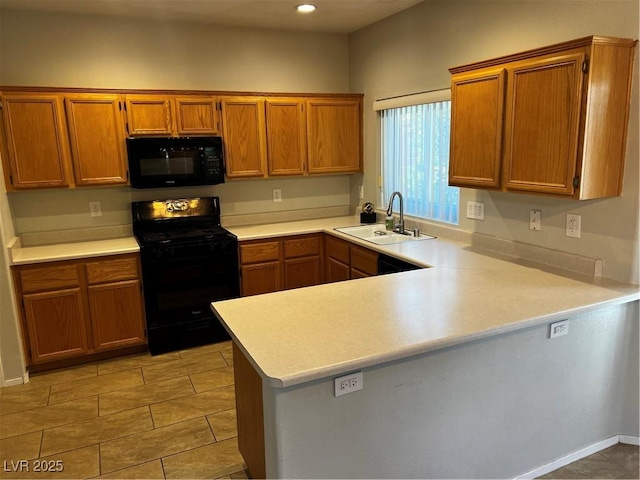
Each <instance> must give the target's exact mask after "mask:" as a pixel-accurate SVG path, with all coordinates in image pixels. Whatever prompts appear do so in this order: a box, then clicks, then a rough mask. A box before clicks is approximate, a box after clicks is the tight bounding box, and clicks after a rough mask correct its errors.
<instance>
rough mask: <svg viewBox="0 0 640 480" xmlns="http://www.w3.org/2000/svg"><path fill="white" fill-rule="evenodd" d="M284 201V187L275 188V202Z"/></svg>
mask: <svg viewBox="0 0 640 480" xmlns="http://www.w3.org/2000/svg"><path fill="white" fill-rule="evenodd" d="M281 201H282V189H280V188H274V189H273V203H278V202H281Z"/></svg>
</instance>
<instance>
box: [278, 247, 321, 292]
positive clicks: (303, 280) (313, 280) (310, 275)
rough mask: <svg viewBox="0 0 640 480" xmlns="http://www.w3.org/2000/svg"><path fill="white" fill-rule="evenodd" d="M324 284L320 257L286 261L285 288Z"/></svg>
mask: <svg viewBox="0 0 640 480" xmlns="http://www.w3.org/2000/svg"><path fill="white" fill-rule="evenodd" d="M321 282H322V275H321V271H320V257H319V256H318V255H316V256H313V257H300V258H291V259H285V261H284V288H285V289H286V290H288V289H290V288H300V287H309V286H311V285H319V284H320V283H321Z"/></svg>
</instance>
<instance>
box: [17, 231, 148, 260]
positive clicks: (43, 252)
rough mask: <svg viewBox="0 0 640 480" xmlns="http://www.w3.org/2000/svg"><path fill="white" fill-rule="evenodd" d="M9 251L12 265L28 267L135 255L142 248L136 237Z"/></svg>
mask: <svg viewBox="0 0 640 480" xmlns="http://www.w3.org/2000/svg"><path fill="white" fill-rule="evenodd" d="M9 251H10V252H11V264H12V265H27V264H30V263H42V262H53V261H57V260H75V259H78V258H89V257H102V256H106V255H117V254H121V253H134V252H139V251H140V247H139V246H138V242H137V241H136V239H135V238H134V237H124V238H113V239H109V240H93V241H88V242H75V243H60V244H56V245H40V246H37V247H20V246H14V247H12V248H10V249H9Z"/></svg>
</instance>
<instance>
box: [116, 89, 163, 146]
mask: <svg viewBox="0 0 640 480" xmlns="http://www.w3.org/2000/svg"><path fill="white" fill-rule="evenodd" d="M125 103H126V112H127V133H128V134H129V135H130V136H132V137H133V136H154V135H155V136H164V137H169V136H171V135H172V134H173V132H174V131H175V128H174V126H173V117H174V105H173V98H172V97H170V96H167V95H142V94H133V95H125Z"/></svg>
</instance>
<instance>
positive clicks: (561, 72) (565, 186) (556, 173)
mask: <svg viewBox="0 0 640 480" xmlns="http://www.w3.org/2000/svg"><path fill="white" fill-rule="evenodd" d="M583 61H584V54H582V53H578V54H569V55H562V56H558V57H554V58H551V59H546V60H539V61H530V62H523V64H522V65H519V66H516V67H514V68H510V69H509V77H510V82H509V87H508V89H507V99H508V100H507V126H506V131H505V135H506V143H505V145H506V148H505V170H506V171H505V178H506V182H505V183H506V185H505V186H506V187H507V188H508V189H515V190H524V191H530V192H541V193H556V194H564V195H572V194H573V192H574V187H573V178H574V176H575V174H576V162H577V157H578V137H579V126H580V106H581V100H582V83H583V76H584V74H583V72H582V64H583Z"/></svg>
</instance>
